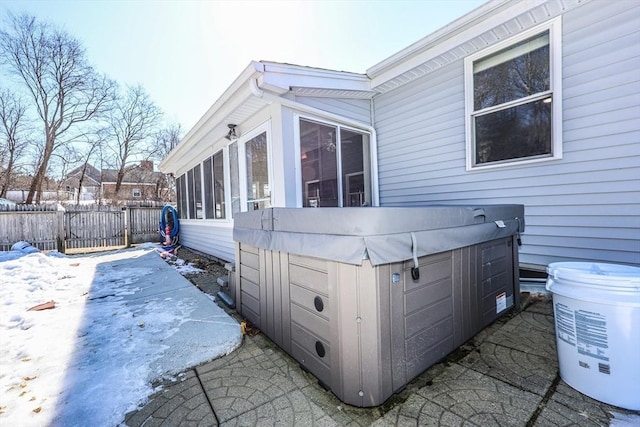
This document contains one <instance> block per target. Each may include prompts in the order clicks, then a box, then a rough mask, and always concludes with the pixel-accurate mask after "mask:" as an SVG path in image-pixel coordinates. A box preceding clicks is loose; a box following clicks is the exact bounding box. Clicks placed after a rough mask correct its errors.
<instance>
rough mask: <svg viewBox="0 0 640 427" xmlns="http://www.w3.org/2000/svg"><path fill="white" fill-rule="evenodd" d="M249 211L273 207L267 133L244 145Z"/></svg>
mask: <svg viewBox="0 0 640 427" xmlns="http://www.w3.org/2000/svg"><path fill="white" fill-rule="evenodd" d="M244 152H245V167H246V183H247V187H246V189H247V210H248V211H255V210H258V209H265V208H268V207H270V206H271V189H270V187H269V156H268V150H267V133H266V132H262V133H261V134H259V135H257V136H255V137H253V138H251V139H250V140H248V141H247V142H246V143H245V145H244Z"/></svg>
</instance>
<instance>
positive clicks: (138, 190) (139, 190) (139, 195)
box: [131, 188, 142, 199]
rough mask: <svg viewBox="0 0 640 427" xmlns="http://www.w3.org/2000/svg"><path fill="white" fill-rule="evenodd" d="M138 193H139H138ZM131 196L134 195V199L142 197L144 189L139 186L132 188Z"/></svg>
mask: <svg viewBox="0 0 640 427" xmlns="http://www.w3.org/2000/svg"><path fill="white" fill-rule="evenodd" d="M136 193H137V194H136ZM131 197H133V198H134V199H139V198H141V197H142V190H141V189H139V188H133V189H131Z"/></svg>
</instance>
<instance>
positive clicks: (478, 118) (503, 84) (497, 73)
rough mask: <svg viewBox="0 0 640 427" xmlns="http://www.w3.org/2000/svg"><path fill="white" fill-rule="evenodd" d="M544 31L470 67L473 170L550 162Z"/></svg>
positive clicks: (550, 111) (549, 103)
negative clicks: (522, 162) (534, 160)
mask: <svg viewBox="0 0 640 427" xmlns="http://www.w3.org/2000/svg"><path fill="white" fill-rule="evenodd" d="M549 40H550V37H549V31H545V32H544V33H541V34H538V35H535V36H533V37H530V38H528V39H525V40H523V41H520V42H518V43H515V44H514V45H512V46H509V47H508V48H506V49H502V50H499V51H497V52H494V53H492V54H490V55H488V56H485V57H483V58H481V59H479V60H476V61H473V66H472V70H473V91H472V94H473V112H472V113H471V123H470V125H471V126H472V128H471V129H472V138H473V141H472V142H473V146H472V149H473V157H472V166H476V165H484V164H491V163H504V162H509V161H513V160H521V159H530V158H536V157H552V156H553V155H554V153H553V137H552V122H553V120H552V115H553V108H554V106H553V104H554V103H553V94H552V91H551V88H552V87H551V67H550V64H551V60H550V44H549V43H550V42H549Z"/></svg>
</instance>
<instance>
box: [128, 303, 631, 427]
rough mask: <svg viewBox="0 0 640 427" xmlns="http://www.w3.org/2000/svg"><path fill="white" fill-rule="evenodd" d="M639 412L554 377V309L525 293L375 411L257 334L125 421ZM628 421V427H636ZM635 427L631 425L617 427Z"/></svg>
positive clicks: (445, 421)
mask: <svg viewBox="0 0 640 427" xmlns="http://www.w3.org/2000/svg"><path fill="white" fill-rule="evenodd" d="M614 414H615V417H616V418H617V419H619V418H620V417H625V416H626V417H629V416H630V417H632V419H633V420H634V421H635V422H637V421H638V420H640V418H637V417H640V413H638V412H632V411H626V410H623V409H620V408H615V407H612V406H609V405H606V404H603V403H600V402H598V401H595V400H593V399H590V398H588V397H586V396H584V395H582V394H581V393H579V392H577V391H575V390H574V389H572V388H571V387H569V386H568V385H566V384H565V383H564V382H563V381H562V380H561V379H560V377H559V375H558V361H557V354H556V347H555V334H554V321H553V309H552V305H551V303H550V301H549V300H544V299H536V298H530V297H529V296H528V294H523V309H522V310H521V311H519V312H517V313H512V314H511V315H508V316H506V317H503V318H502V319H500V320H498V321H497V322H496V323H494V324H493V325H491V326H489V327H488V328H487V329H485V330H484V331H482V332H481V333H480V334H478V335H477V336H476V337H475V338H474V339H473V340H472V341H471V342H469V343H467V344H465V345H464V346H463V347H462V348H460V349H459V350H457V351H456V352H454V353H453V354H451V355H450V356H449V357H448V358H447V359H446V360H445V361H443V362H442V363H439V364H437V365H435V366H433V367H432V368H430V369H429V370H427V371H426V372H425V373H423V374H422V375H421V376H419V377H418V378H416V379H415V380H414V381H413V382H411V383H410V384H409V385H407V387H406V388H405V390H403V391H402V392H401V393H399V394H397V395H394V396H392V397H391V398H390V399H389V400H388V401H387V402H385V404H384V405H382V406H379V407H376V408H355V407H351V406H348V405H345V404H344V403H342V402H340V400H338V399H337V398H336V397H335V396H334V395H333V394H332V393H331V392H329V391H326V390H325V389H323V388H322V387H320V386H319V385H318V382H317V380H316V378H315V377H314V376H313V375H311V374H309V373H306V372H304V371H302V370H301V369H300V367H299V366H298V364H297V363H296V362H295V361H294V360H293V359H292V358H290V357H289V356H288V355H287V354H286V353H284V352H283V351H282V350H280V349H279V348H278V347H276V346H275V345H274V344H273V343H272V342H271V341H270V340H269V339H268V338H266V337H265V336H264V335H262V334H258V335H256V336H245V337H244V341H243V344H242V345H241V347H240V348H238V349H237V350H236V351H234V352H233V353H232V354H230V355H228V356H225V357H223V358H220V359H218V360H215V361H212V362H209V363H206V364H203V365H200V366H197V367H196V368H194V369H191V370H189V371H187V372H186V373H184V374H183V375H182V376H181V378H180V380H179V381H177V382H173V383H166V384H163V390H162V391H161V392H159V393H158V394H157V395H155V396H153V397H152V398H151V399H150V401H149V403H148V404H147V405H146V406H145V407H144V408H142V409H140V410H139V411H137V412H134V413H130V414H128V415H127V417H126V423H127V425H128V426H130V427H137V426H145V427H150V426H216V425H221V426H254V425H273V426H312V425H314V426H315V425H319V426H345V425H349V426H369V425H373V426H418V425H419V426H454V425H465V426H466V425H471V426H545V427H546V426H568V425H575V426H608V425H609V424H610V423H611V419H612V418H613V417H614ZM634 421H632V422H634ZM616 425H633V424H616Z"/></svg>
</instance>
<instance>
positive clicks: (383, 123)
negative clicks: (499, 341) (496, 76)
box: [374, 2, 640, 265]
mask: <svg viewBox="0 0 640 427" xmlns="http://www.w3.org/2000/svg"><path fill="white" fill-rule="evenodd" d="M562 40H563V45H562V52H563V87H562V90H563V159H561V160H554V161H549V162H543V163H538V164H529V165H520V166H517V165H516V166H512V167H507V168H501V169H493V170H485V171H473V172H467V171H466V170H465V127H464V82H463V77H464V75H463V61H462V60H460V61H458V62H455V63H452V64H450V65H448V66H445V67H442V68H439V69H437V70H435V71H434V72H432V73H431V74H428V75H427V76H424V77H422V78H420V79H417V80H415V81H413V82H411V83H408V84H406V85H404V86H401V87H399V88H397V89H395V90H393V91H390V92H387V93H384V94H381V95H379V96H377V97H376V98H374V108H375V117H376V128H377V130H378V146H379V153H378V159H379V179H380V201H381V205H383V206H384V205H387V206H389V205H395V206H402V205H404V206H409V205H424V204H438V203H456V204H461V203H522V204H524V205H525V216H526V225H527V228H526V232H525V234H524V235H523V236H522V240H523V243H524V245H523V247H522V248H521V249H520V254H521V256H520V261H521V262H522V263H527V264H539V265H546V264H548V263H550V262H556V261H571V260H597V261H603V262H619V263H628V264H640V120H639V117H640V73H638V70H639V69H640V49H639V48H638V40H640V3H634V2H610V3H607V4H606V5H605V4H603V3H601V2H589V3H586V4H584V5H582V6H580V7H577V8H575V9H573V10H571V11H569V12H567V13H565V15H564V16H563V35H562Z"/></svg>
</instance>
